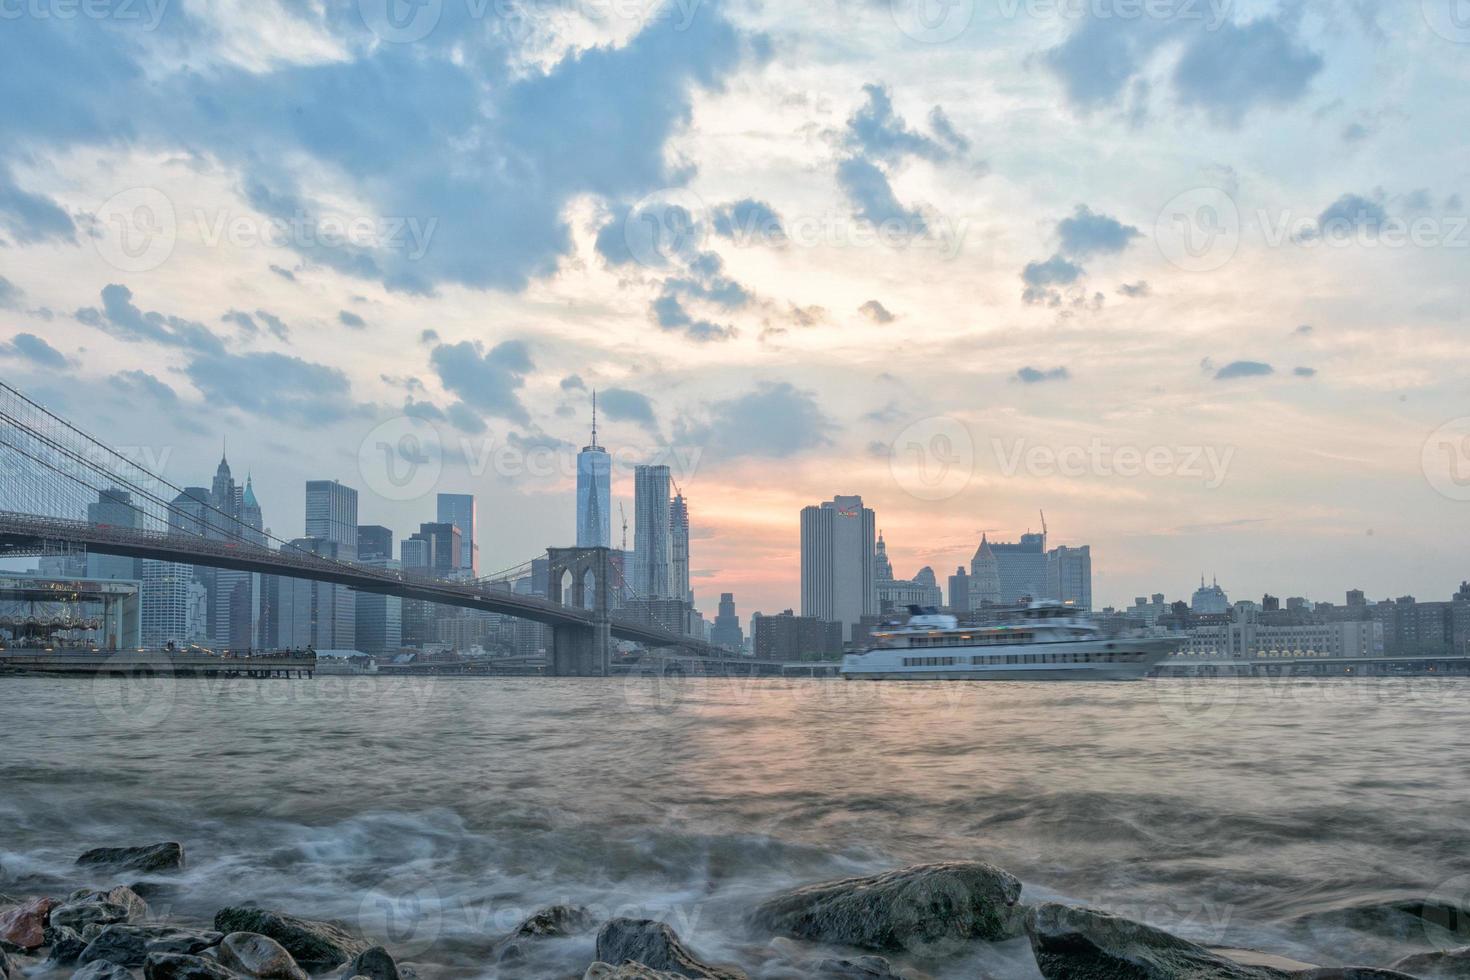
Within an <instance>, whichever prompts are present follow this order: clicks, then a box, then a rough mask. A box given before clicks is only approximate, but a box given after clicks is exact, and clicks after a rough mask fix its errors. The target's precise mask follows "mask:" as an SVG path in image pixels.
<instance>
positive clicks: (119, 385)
mask: <svg viewBox="0 0 1470 980" xmlns="http://www.w3.org/2000/svg"><path fill="white" fill-rule="evenodd" d="M107 381H108V384H110V385H112V387H113V388H115V389H117V391H118V392H119V393H121V394H123V395H126V396H127V397H129V398H138V397H147V398H151V399H152V400H153V401H155V402H157V403H158V404H160V405H163V406H164V407H166V408H177V407H178V406H179V395H178V392H176V391H174V390H173V388H172V387H170V386H169V385H168V384H166V383H165V382H163V381H160V380H158V379H157V378H156V377H154V376H153V375H151V374H149V373H148V372H147V371H120V372H118V373H117V374H114V375H113V376H112V377H110V378H108V379H107Z"/></svg>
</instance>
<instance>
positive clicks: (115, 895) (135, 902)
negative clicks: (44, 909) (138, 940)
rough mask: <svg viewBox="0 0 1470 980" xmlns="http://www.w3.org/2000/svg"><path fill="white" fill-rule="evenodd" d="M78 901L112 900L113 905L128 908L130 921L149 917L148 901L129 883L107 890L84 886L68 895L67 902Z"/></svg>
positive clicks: (140, 920) (138, 920)
mask: <svg viewBox="0 0 1470 980" xmlns="http://www.w3.org/2000/svg"><path fill="white" fill-rule="evenodd" d="M76 902H111V903H112V904H113V905H121V906H122V907H123V908H125V909H127V910H128V917H127V921H128V922H142V921H143V920H145V919H147V918H148V903H147V902H145V901H144V900H143V896H142V895H139V894H138V893H137V892H135V891H133V890H132V889H131V888H129V887H128V886H127V885H118V886H117V887H116V888H109V889H108V890H107V891H105V892H104V891H94V890H89V889H86V888H83V889H81V890H80V891H74V892H72V893H71V895H70V896H68V897H67V900H66V904H68V905H71V904H73V903H76Z"/></svg>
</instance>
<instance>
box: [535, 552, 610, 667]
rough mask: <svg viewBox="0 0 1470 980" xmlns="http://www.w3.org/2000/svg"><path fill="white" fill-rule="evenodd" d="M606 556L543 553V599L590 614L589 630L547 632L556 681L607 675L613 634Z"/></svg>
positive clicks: (573, 627)
mask: <svg viewBox="0 0 1470 980" xmlns="http://www.w3.org/2000/svg"><path fill="white" fill-rule="evenodd" d="M610 554H611V549H609V548H548V549H546V559H547V566H548V567H547V583H546V595H547V598H549V599H551V600H552V601H553V602H557V603H561V604H562V605H566V606H570V607H572V608H574V609H586V610H588V611H589V612H591V613H592V622H591V623H590V624H588V625H585V626H583V625H580V624H574V623H563V624H559V625H556V626H553V627H552V628H551V663H550V665H549V666H550V668H551V674H552V676H554V677H605V676H607V674H608V667H609V664H610V662H611V659H612V630H611V628H610V627H609V625H608V612H609V610H610V608H611V603H610V602H609V601H608V597H609V596H610V595H611V594H612V575H613V567H612V561H611V560H610V557H609V556H610ZM564 579H565V580H566V581H565V583H563V580H564ZM564 584H565V588H563V585H564Z"/></svg>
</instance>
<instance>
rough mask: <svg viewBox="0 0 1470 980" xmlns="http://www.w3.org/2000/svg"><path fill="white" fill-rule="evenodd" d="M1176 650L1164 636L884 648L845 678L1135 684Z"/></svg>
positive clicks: (859, 659) (854, 659) (856, 660)
mask: <svg viewBox="0 0 1470 980" xmlns="http://www.w3.org/2000/svg"><path fill="white" fill-rule="evenodd" d="M1176 646H1177V643H1176V642H1175V641H1174V640H1171V639H1168V638H1162V637H1161V638H1148V639H1109V640H1103V639H1096V640H1075V641H1064V642H1056V643H1034V644H1027V645H1024V646H1014V647H998V646H983V647H982V646H976V647H939V648H917V649H914V648H909V649H905V648H894V649H879V650H870V651H868V652H867V653H865V654H859V655H850V656H848V657H846V658H845V659H844V661H843V665H842V670H841V674H842V676H843V677H844V678H845V679H847V680H853V681H1132V680H1139V679H1140V678H1142V677H1144V676H1145V675H1147V674H1148V672H1149V671H1150V670H1151V669H1152V668H1153V667H1154V666H1155V665H1156V664H1157V663H1158V662H1159V661H1161V660H1163V659H1164V658H1165V657H1167V656H1168V655H1169V654H1170V653H1171V652H1173V650H1174V649H1175V647H1176ZM933 661H941V662H940V663H934V662H933ZM943 661H952V662H943Z"/></svg>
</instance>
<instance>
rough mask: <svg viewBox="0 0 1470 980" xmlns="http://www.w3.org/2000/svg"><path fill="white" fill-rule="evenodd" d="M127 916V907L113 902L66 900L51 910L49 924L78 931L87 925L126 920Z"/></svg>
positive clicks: (108, 924)
mask: <svg viewBox="0 0 1470 980" xmlns="http://www.w3.org/2000/svg"><path fill="white" fill-rule="evenodd" d="M128 916H129V912H128V909H127V907H126V906H124V905H118V904H117V903H115V902H85V901H84V902H67V903H66V904H65V905H58V906H57V907H56V908H54V909H52V910H51V924H52V925H53V926H63V927H65V928H67V929H74V930H76V931H77V932H78V933H80V932H82V930H84V929H86V928H87V926H89V925H94V924H95V925H104V926H110V925H112V924H113V923H115V922H127V921H128Z"/></svg>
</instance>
